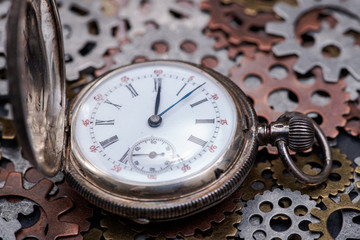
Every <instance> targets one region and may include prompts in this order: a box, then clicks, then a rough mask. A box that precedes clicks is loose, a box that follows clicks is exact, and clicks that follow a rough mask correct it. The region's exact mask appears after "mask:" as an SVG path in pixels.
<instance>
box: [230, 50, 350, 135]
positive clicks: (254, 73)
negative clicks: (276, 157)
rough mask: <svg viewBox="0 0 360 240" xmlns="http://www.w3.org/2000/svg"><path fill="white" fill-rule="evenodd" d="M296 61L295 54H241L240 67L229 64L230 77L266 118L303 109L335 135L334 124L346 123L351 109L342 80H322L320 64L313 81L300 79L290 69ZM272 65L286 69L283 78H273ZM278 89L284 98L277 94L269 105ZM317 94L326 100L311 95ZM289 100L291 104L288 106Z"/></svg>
mask: <svg viewBox="0 0 360 240" xmlns="http://www.w3.org/2000/svg"><path fill="white" fill-rule="evenodd" d="M295 62H296V57H294V56H290V57H283V58H277V57H275V56H274V55H272V54H270V53H269V54H266V53H262V52H259V53H256V54H255V58H254V59H253V60H252V59H247V58H244V59H243V61H242V62H241V64H240V66H239V67H234V68H232V69H231V74H230V78H231V79H232V80H233V81H234V82H235V83H236V84H237V85H238V86H239V87H240V88H241V89H242V90H243V91H244V92H246V94H247V95H248V96H249V97H250V98H251V99H252V100H253V103H254V107H255V110H256V112H257V114H258V116H260V117H262V118H264V119H265V120H266V121H268V122H271V121H275V120H276V119H277V118H278V116H279V115H280V114H281V113H283V111H284V110H286V111H296V112H302V113H304V114H307V115H308V116H309V117H313V115H315V116H316V117H318V118H320V121H318V123H319V125H320V127H321V129H322V130H323V131H324V133H325V135H326V136H328V137H330V138H335V137H336V136H337V135H338V133H339V131H338V129H337V127H342V126H345V124H346V120H345V118H344V117H343V115H345V114H348V113H349V111H350V108H349V106H348V105H347V101H348V100H349V96H348V94H347V93H346V92H344V91H343V90H342V89H344V88H345V83H344V82H343V81H339V82H338V83H332V84H328V83H325V82H324V81H323V78H322V74H321V70H320V69H319V68H315V69H314V70H312V71H311V74H312V75H313V76H314V78H315V81H313V82H310V83H308V82H302V81H300V77H298V76H297V75H296V73H295V72H294V71H293V65H294V63H295ZM274 67H281V68H283V69H285V70H286V71H285V73H286V75H285V76H284V77H283V78H282V79H276V78H274V77H273V76H272V69H273V68H274ZM252 77H255V78H257V79H258V80H257V81H255V83H257V82H258V84H257V85H253V84H254V79H252ZM251 84H252V85H251ZM279 92H285V100H284V99H283V98H279V97H278V96H276V98H275V100H276V101H277V102H276V104H274V105H270V104H269V101H270V100H271V101H270V102H272V101H274V99H271V98H272V97H274V96H271V95H273V94H276V93H279ZM289 94H293V96H295V100H293V99H294V97H288V95H289ZM290 96H291V95H290ZM317 96H320V100H322V99H325V102H321V101H319V100H318V99H316V98H315V99H314V97H317ZM322 96H324V97H322ZM289 103H292V104H293V105H291V106H290V107H289ZM284 104H285V105H284ZM335 109H336V114H334V110H335Z"/></svg>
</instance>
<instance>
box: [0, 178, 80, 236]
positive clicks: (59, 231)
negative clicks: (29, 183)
mask: <svg viewBox="0 0 360 240" xmlns="http://www.w3.org/2000/svg"><path fill="white" fill-rule="evenodd" d="M22 182H23V178H22V174H21V173H17V172H12V173H10V174H9V175H8V177H7V179H6V182H5V185H4V187H3V188H0V197H9V196H11V197H21V198H26V199H29V200H31V201H33V202H35V203H37V204H38V205H39V206H40V208H41V209H42V211H43V212H44V213H45V215H46V220H47V225H48V227H47V232H46V233H45V231H43V232H41V233H40V234H41V235H40V236H36V237H37V238H38V239H45V238H46V239H56V238H58V237H69V236H76V235H78V234H79V225H78V224H75V223H69V222H62V221H60V220H59V219H58V218H59V216H60V215H62V214H65V213H66V212H68V211H69V210H70V209H71V208H72V207H73V202H72V201H71V199H70V198H67V197H64V198H60V199H56V200H53V201H50V200H48V199H47V196H48V194H49V192H50V190H51V189H52V187H53V183H52V182H51V181H49V180H47V179H43V180H41V181H40V182H39V183H37V184H36V185H35V186H34V187H32V188H31V189H24V188H23V185H22ZM43 230H45V229H43ZM22 231H26V229H22V230H20V231H18V232H17V235H18V234H19V235H21V234H23V233H22ZM31 236H32V237H34V235H31Z"/></svg>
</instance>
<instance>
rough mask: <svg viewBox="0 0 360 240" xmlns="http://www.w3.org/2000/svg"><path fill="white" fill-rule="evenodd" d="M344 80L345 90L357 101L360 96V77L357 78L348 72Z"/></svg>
mask: <svg viewBox="0 0 360 240" xmlns="http://www.w3.org/2000/svg"><path fill="white" fill-rule="evenodd" d="M344 81H345V83H346V88H345V91H346V92H348V93H349V96H350V100H352V101H355V100H356V99H357V98H358V97H359V96H360V95H359V92H360V79H359V80H356V79H355V78H354V77H353V76H352V75H351V74H348V75H347V76H346V77H345V78H344Z"/></svg>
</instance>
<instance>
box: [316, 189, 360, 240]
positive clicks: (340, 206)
mask: <svg viewBox="0 0 360 240" xmlns="http://www.w3.org/2000/svg"><path fill="white" fill-rule="evenodd" d="M322 203H323V204H324V205H325V207H326V209H324V210H320V209H317V208H314V209H312V210H311V215H313V216H314V217H316V218H317V219H319V220H320V222H317V223H310V224H309V229H310V231H312V232H319V233H322V236H321V237H320V238H319V240H329V239H334V238H333V237H332V236H331V234H330V233H329V231H328V228H327V221H328V219H329V217H330V215H331V214H332V213H334V212H336V211H339V210H353V211H357V212H359V211H360V202H357V203H353V202H351V200H350V197H349V195H348V194H341V195H340V202H339V203H336V202H334V201H333V200H331V199H330V198H328V197H325V198H324V199H322Z"/></svg>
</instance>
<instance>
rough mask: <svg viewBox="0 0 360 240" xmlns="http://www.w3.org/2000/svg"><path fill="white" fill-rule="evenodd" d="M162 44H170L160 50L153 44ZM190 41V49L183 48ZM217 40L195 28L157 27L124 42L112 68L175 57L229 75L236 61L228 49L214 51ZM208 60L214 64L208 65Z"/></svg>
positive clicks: (115, 56)
mask: <svg viewBox="0 0 360 240" xmlns="http://www.w3.org/2000/svg"><path fill="white" fill-rule="evenodd" d="M156 43H163V44H165V45H166V46H167V47H164V48H165V51H162V53H160V52H159V51H158V52H157V51H156V50H154V49H153V48H154V44H156ZM186 43H190V45H191V46H193V47H192V49H191V50H190V52H187V50H185V49H183V46H184V44H186ZM213 44H214V40H213V39H210V38H208V37H206V36H205V35H204V34H202V33H201V32H200V31H193V30H191V29H187V28H185V27H181V28H180V27H179V28H177V29H175V30H170V29H168V28H167V27H165V26H164V27H162V28H161V29H158V30H153V31H148V32H147V33H146V34H145V35H144V36H141V37H140V36H139V37H136V38H134V39H133V40H132V42H131V43H125V44H123V45H122V51H121V52H120V53H116V54H115V55H114V60H115V63H116V64H115V65H114V66H113V68H115V67H118V66H123V65H126V64H129V63H133V62H135V61H136V60H137V59H142V60H154V59H176V60H182V61H188V62H193V63H197V64H203V65H206V66H208V67H212V68H214V69H215V70H217V71H218V72H220V73H222V74H224V75H227V74H228V72H229V69H230V67H231V66H233V65H236V62H235V61H232V60H230V59H229V58H228V57H227V53H226V50H220V51H215V50H214V49H213V48H212V46H213ZM207 60H214V61H211V62H212V63H214V64H213V65H212V64H208V63H207Z"/></svg>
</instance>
